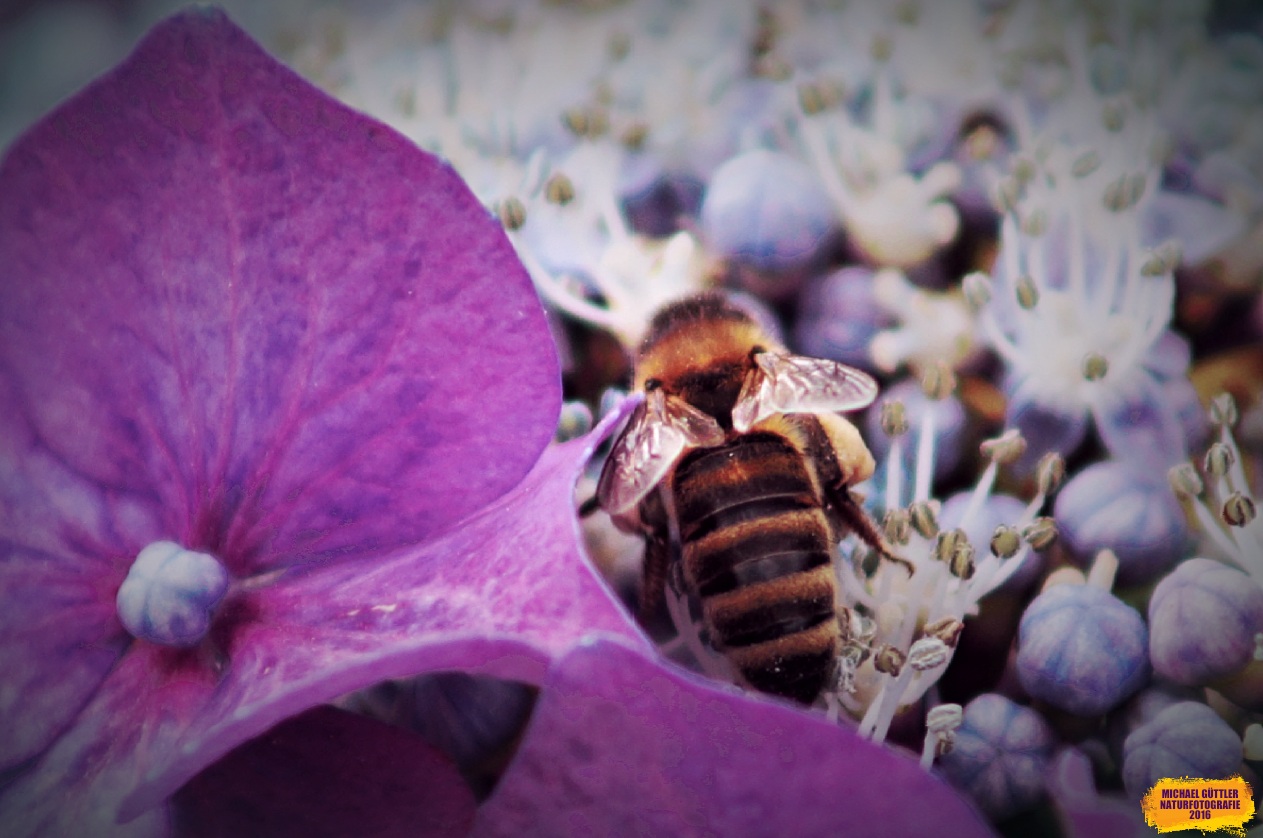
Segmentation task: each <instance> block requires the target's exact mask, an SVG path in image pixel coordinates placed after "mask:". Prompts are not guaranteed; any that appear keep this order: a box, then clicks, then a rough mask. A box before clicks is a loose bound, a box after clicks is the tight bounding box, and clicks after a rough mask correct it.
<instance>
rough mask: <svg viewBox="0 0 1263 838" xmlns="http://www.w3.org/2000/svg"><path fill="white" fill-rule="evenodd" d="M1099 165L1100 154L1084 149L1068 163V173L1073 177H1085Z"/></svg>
mask: <svg viewBox="0 0 1263 838" xmlns="http://www.w3.org/2000/svg"><path fill="white" fill-rule="evenodd" d="M1100 167H1101V155H1099V154H1097V153H1096V152H1095V151H1085V152H1084V153H1083V154H1080V155H1079V156H1078V157H1076V158H1075V159H1074V162H1073V163H1071V164H1070V173H1071V174H1072V175H1074V176H1075V177H1080V178H1081V177H1087V176H1088V175H1090V174H1092V173H1093V172H1095V171H1096V170H1097V169H1099V168H1100Z"/></svg>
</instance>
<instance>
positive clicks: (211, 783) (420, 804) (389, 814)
mask: <svg viewBox="0 0 1263 838" xmlns="http://www.w3.org/2000/svg"><path fill="white" fill-rule="evenodd" d="M173 808H174V814H175V824H176V827H177V830H178V832H179V834H180V835H182V836H190V838H197V836H208V838H209V836H222V835H268V836H275V838H284V836H309V835H405V834H406V835H413V836H417V838H424V837H425V836H457V835H465V834H467V832H468V830H469V826H470V824H471V823H472V822H473V819H474V795H473V792H471V791H470V789H469V787H468V786H467V785H465V781H464V780H463V779H462V778H461V776H460V774H459V773H458V772H457V771H456V768H455V766H453V765H452V763H451V761H450V760H448V759H447V758H446V757H444V756H443V755H442V754H441V753H440V752H439V751H437V750H435V749H434V748H433V747H431V746H430V745H428V744H426V743H425V741H424V740H423V739H421V738H420V737H418V736H416V735H414V734H410V733H408V732H406V731H403V730H400V729H399V728H395V727H390V726H388V725H385V724H382V723H380V722H376V721H373V720H371V719H368V718H365V717H363V716H357V715H355V714H353V713H347V712H345V711H342V710H337V709H335V708H333V707H317V708H314V709H312V710H308V711H307V712H305V713H303V714H301V715H299V716H295V717H294V718H292V719H287V720H286V721H285V722H283V723H282V724H280V725H277V726H276V727H275V728H273V729H272V730H270V731H268V732H267V733H266V734H264V735H263V736H260V737H259V738H257V739H253V740H251V741H249V742H247V743H245V744H243V745H241V746H240V747H238V748H236V749H234V750H233V752H232V753H230V754H229V755H228V756H226V757H225V758H224V759H222V760H220V761H219V762H218V763H216V764H215V765H213V766H211V767H210V768H208V769H207V770H206V771H204V772H202V773H201V774H199V775H198V776H197V778H196V779H194V780H193V781H192V782H191V783H189V784H188V785H186V786H185V787H184V788H182V789H181V790H180V791H179V793H177V794H176V796H175V800H174V807H173Z"/></svg>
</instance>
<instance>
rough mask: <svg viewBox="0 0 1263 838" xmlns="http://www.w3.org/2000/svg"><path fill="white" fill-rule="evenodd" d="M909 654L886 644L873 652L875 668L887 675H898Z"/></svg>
mask: <svg viewBox="0 0 1263 838" xmlns="http://www.w3.org/2000/svg"><path fill="white" fill-rule="evenodd" d="M907 660H908V656H907V655H905V654H904V653H903V652H901V651H899V650H898V649H896V648H895V647H894V646H890V645H885V646H882V647H881V648H879V649H878V650H877V651H876V652H875V653H874V654H873V669H876V670H877V671H878V672H881V673H884V674H886V675H898V674H899V673H900V672H902V671H903V665H904V663H905V662H906V661H907Z"/></svg>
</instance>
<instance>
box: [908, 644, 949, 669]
mask: <svg viewBox="0 0 1263 838" xmlns="http://www.w3.org/2000/svg"><path fill="white" fill-rule="evenodd" d="M949 657H951V649H949V648H947V644H946V643H944V642H943V641H942V640H939V639H938V638H937V637H922V638H921V639H920V640H918V641H917V642H916V643H913V644H912V648H911V649H909V650H908V665H909V666H911V667H912V668H913V669H915V670H917V671H918V672H924V671H926V670H927V669H934V668H935V667H939V666H942V665H943V664H945V663H947V659H948V658H949Z"/></svg>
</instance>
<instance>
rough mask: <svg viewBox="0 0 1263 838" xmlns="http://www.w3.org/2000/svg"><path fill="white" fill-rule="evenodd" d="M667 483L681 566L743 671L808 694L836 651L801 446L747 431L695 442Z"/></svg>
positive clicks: (821, 543)
mask: <svg viewBox="0 0 1263 838" xmlns="http://www.w3.org/2000/svg"><path fill="white" fill-rule="evenodd" d="M673 489H674V497H675V504H676V512H677V517H678V520H679V524H680V539H681V542H682V547H683V560H684V576H685V579H686V581H687V582H688V584H689V586H690V588H691V589H692V591H693V593H695V594H696V595H697V596H698V597H699V598H700V600H701V603H702V610H703V615H704V617H705V620H706V624H707V626H708V627H709V629H710V631H711V632H712V635H713V636H712V640H713V642H714V644H715V645H716V647H717V648H719V649H721V650H723V651H724V652H725V654H727V655H728V657H729V659H730V660H732V661H733V662H734V663H735V664H736V665H737V666H738V668H739V669H740V670H741V674H742V675H743V676H744V677H745V679H746V680H747V681H748V682H749V683H750V684H751V685H752V686H754V687H756V688H757V689H760V690H764V691H766V692H770V693H774V694H777V695H782V696H786V697H789V698H794V699H797V700H799V701H803V702H807V703H809V702H811V701H812V700H814V699H815V697H816V695H817V694H818V693H819V692H820V690H821V689H822V688H823V687H824V686H825V684H826V682H827V680H828V678H829V677H830V675H831V673H832V669H833V661H834V658H835V657H836V655H837V650H838V644H839V637H840V631H841V630H840V627H839V624H838V620H837V617H836V613H835V610H834V590H835V584H836V583H835V581H834V575H833V567H832V563H831V556H832V549H833V532H832V528H831V526H830V524H829V521H828V519H827V518H826V517H825V514H824V511H823V510H822V508H821V502H820V499H819V497H818V495H817V490H816V489H815V487H814V485H813V483H812V480H811V477H810V475H809V474H808V473H807V467H806V466H805V465H804V462H803V456H802V454H801V453H800V452H799V451H797V450H796V449H795V448H794V447H793V445H791V444H790V442H789V441H788V440H786V439H785V438H784V437H781V436H779V435H777V434H770V433H750V434H745V435H743V436H739V437H737V438H736V439H733V440H731V441H730V442H728V443H727V444H725V445H722V446H719V447H717V448H707V449H701V450H697V451H694V452H692V453H690V454H689V455H687V456H686V457H685V458H684V460H682V461H681V462H680V464H679V466H678V467H677V468H676V471H675V476H674V479H673Z"/></svg>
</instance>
